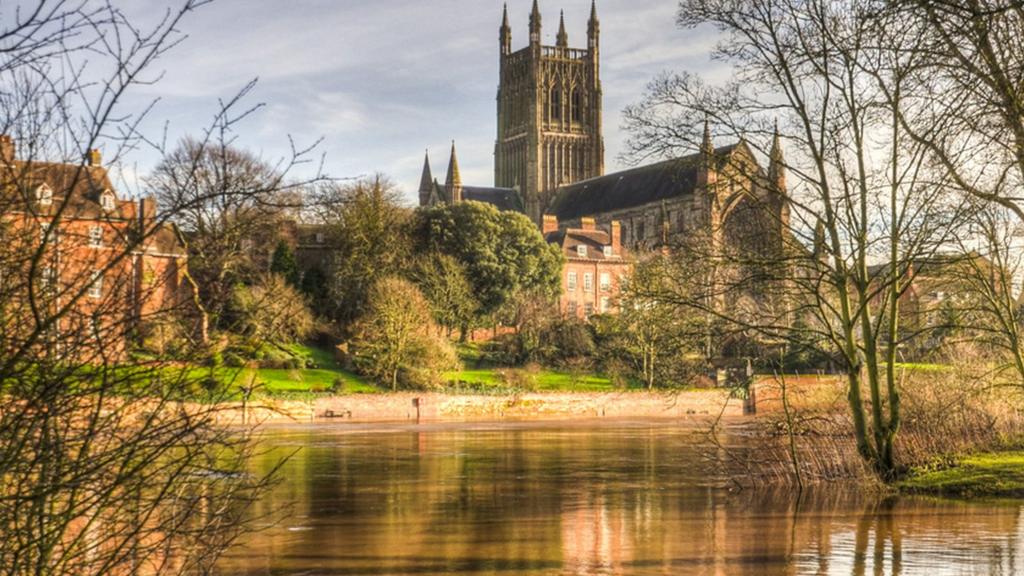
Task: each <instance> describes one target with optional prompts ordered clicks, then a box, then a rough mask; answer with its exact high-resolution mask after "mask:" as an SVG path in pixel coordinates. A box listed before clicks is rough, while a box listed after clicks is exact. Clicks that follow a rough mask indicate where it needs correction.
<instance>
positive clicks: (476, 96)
mask: <svg viewBox="0 0 1024 576" xmlns="http://www.w3.org/2000/svg"><path fill="white" fill-rule="evenodd" d="M502 1H503V0H485V1H482V0H431V2H422V1H419V0H378V1H374V2H363V1H358V0H293V1H291V2H288V3H287V4H282V3H281V2H278V1H277V0H245V1H244V2H243V1H242V0H219V1H218V2H214V3H213V4H212V5H210V6H209V7H205V8H202V9H200V10H198V11H196V13H195V14H193V15H190V16H189V17H188V18H187V19H186V21H185V22H184V23H183V25H182V29H183V30H184V32H185V33H187V34H188V38H187V40H186V41H185V42H184V43H183V44H182V45H181V46H179V47H178V48H176V49H175V50H174V51H172V52H171V53H170V54H169V55H168V56H167V57H165V58H163V59H161V60H160V61H159V62H158V63H157V67H158V69H160V70H161V71H163V72H165V74H164V77H163V79H162V81H161V82H160V83H159V84H157V85H156V86H153V87H148V88H144V89H142V90H140V91H139V94H138V96H137V98H138V99H139V102H143V101H146V100H147V99H149V98H153V97H157V96H158V97H159V98H161V103H160V105H159V107H158V108H157V110H156V111H155V114H156V115H157V116H158V117H159V119H160V120H162V119H168V120H170V122H171V124H172V127H171V134H175V135H182V134H186V133H190V132H195V131H198V130H200V129H201V128H202V127H203V126H205V125H206V124H207V123H208V122H209V119H210V117H211V116H212V114H213V112H214V111H215V110H216V106H217V99H218V98H223V97H230V96H231V95H232V94H233V93H234V92H235V91H237V90H238V89H239V88H240V87H242V86H244V85H245V83H246V82H248V81H249V80H251V79H252V78H256V77H258V78H259V79H260V81H259V84H258V86H257V90H256V92H255V94H254V95H253V96H252V98H251V103H256V102H264V103H266V107H265V108H264V109H262V110H261V111H259V112H258V114H257V115H256V116H255V117H254V118H252V119H250V120H249V121H247V122H246V123H245V124H243V125H242V127H241V133H240V139H239V142H240V143H242V144H244V145H246V146H249V147H251V148H253V149H256V150H260V151H263V152H264V153H265V154H268V155H283V154H286V153H287V151H288V140H287V136H288V135H292V136H293V137H295V138H296V139H297V140H298V141H300V142H312V141H315V140H316V139H318V138H321V137H322V138H323V139H324V142H323V146H322V151H323V152H324V153H326V154H327V164H326V166H327V169H328V170H329V172H330V173H331V174H333V175H336V176H351V175H359V174H372V173H374V172H377V171H383V172H386V173H388V174H390V175H391V176H392V177H393V178H394V179H395V180H396V181H397V182H398V183H399V185H400V186H401V187H402V188H403V189H405V190H406V191H407V192H408V196H409V198H412V197H413V196H414V195H415V191H416V188H417V186H418V183H419V177H420V170H421V168H422V153H423V149H424V148H425V147H429V148H430V150H431V159H432V162H433V167H434V171H435V175H437V176H438V178H443V176H444V170H445V168H446V166H447V160H448V146H449V145H450V141H451V140H452V139H454V140H457V141H458V148H459V161H460V166H461V168H462V172H463V179H464V181H465V182H467V183H473V184H479V185H489V184H491V183H492V182H493V147H494V138H495V124H496V118H495V102H494V98H495V91H496V88H497V82H498V25H499V24H500V18H501V6H502ZM128 4H129V5H130V6H135V8H132V9H134V10H136V12H135V13H133V14H131V15H133V16H138V17H139V18H142V19H147V18H148V19H153V18H156V17H157V14H158V12H156V11H154V10H153V9H152V7H151V6H148V5H149V4H150V3H149V2H140V3H128ZM531 4H532V0H509V13H510V17H511V20H512V27H513V45H514V47H520V46H524V45H525V44H526V40H527V21H528V16H529V10H530V6H531ZM540 4H541V8H542V11H543V25H544V36H545V42H546V43H553V42H554V35H555V33H556V32H557V27H558V10H559V9H560V8H564V9H565V19H566V25H567V28H568V33H569V40H570V44H571V45H574V46H584V45H585V41H586V40H585V36H586V22H587V19H588V17H589V13H590V2H589V0H562V2H561V4H562V5H561V6H560V5H559V3H557V2H555V1H554V0H541V2H540ZM142 5H146V6H145V8H143V7H142ZM675 10H676V4H675V2H671V1H668V0H598V11H599V15H600V18H601V31H602V35H601V49H602V83H603V86H604V91H605V102H604V109H605V140H606V147H607V152H606V165H607V167H608V169H609V170H614V169H618V168H620V167H621V166H619V164H618V162H617V160H616V158H617V156H618V154H619V151H620V150H621V149H622V142H623V141H624V137H625V135H623V134H622V133H621V131H620V127H619V124H620V122H621V120H620V118H621V110H622V108H623V107H624V106H626V105H628V104H630V103H632V102H635V101H636V100H638V99H639V98H640V97H641V95H642V92H643V89H644V86H645V85H646V83H647V82H648V81H649V80H650V79H651V78H652V77H654V76H655V75H656V74H658V73H660V72H662V71H664V70H670V69H671V70H682V69H689V70H696V71H701V70H707V71H712V70H714V65H713V63H711V62H710V60H709V59H708V52H709V50H710V48H711V46H712V45H713V42H714V40H715V35H714V34H713V33H711V32H708V31H705V30H680V29H678V28H677V27H676V25H675ZM158 125H160V124H159V123H157V122H156V119H154V123H153V127H154V128H155V127H156V126H158ZM147 162H149V163H152V159H151V158H150V159H147V158H143V159H142V160H140V164H141V165H142V166H141V167H140V170H142V171H143V172H144V171H145V164H146V163H147Z"/></svg>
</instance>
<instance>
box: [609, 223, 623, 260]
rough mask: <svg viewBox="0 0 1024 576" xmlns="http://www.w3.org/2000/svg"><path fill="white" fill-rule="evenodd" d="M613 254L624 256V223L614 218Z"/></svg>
mask: <svg viewBox="0 0 1024 576" xmlns="http://www.w3.org/2000/svg"><path fill="white" fill-rule="evenodd" d="M611 229H612V255H613V256H622V224H620V223H619V221H618V220H612V224H611Z"/></svg>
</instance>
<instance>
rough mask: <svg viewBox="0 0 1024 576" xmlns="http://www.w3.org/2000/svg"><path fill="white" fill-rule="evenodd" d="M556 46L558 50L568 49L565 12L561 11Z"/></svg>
mask: <svg viewBox="0 0 1024 576" xmlns="http://www.w3.org/2000/svg"><path fill="white" fill-rule="evenodd" d="M557 44H558V47H559V48H568V47H569V34H567V33H566V31H565V10H562V14H561V16H560V17H559V23H558V41H557Z"/></svg>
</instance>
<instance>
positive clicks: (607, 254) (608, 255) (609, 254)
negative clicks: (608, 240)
mask: <svg viewBox="0 0 1024 576" xmlns="http://www.w3.org/2000/svg"><path fill="white" fill-rule="evenodd" d="M604 257H605V258H611V257H612V247H611V246H605V247H604Z"/></svg>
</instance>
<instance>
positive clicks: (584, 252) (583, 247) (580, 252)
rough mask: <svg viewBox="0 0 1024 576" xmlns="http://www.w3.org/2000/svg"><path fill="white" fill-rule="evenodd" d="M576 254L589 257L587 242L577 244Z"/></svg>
mask: <svg viewBox="0 0 1024 576" xmlns="http://www.w3.org/2000/svg"><path fill="white" fill-rule="evenodd" d="M576 255H577V256H579V257H580V258H586V257H587V245H586V244H579V245H578V246H576Z"/></svg>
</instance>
